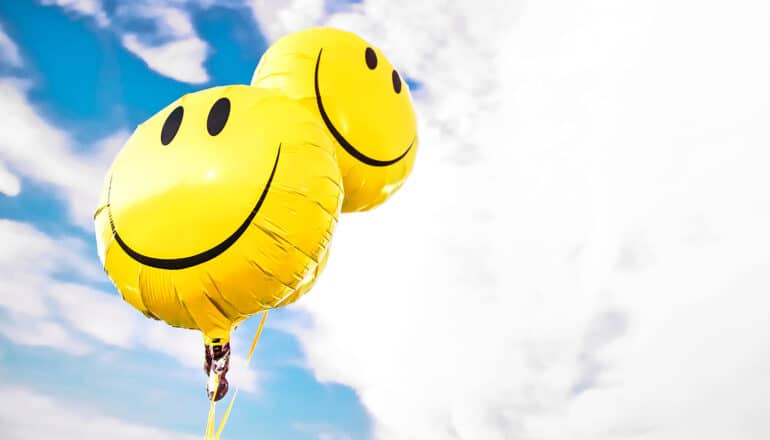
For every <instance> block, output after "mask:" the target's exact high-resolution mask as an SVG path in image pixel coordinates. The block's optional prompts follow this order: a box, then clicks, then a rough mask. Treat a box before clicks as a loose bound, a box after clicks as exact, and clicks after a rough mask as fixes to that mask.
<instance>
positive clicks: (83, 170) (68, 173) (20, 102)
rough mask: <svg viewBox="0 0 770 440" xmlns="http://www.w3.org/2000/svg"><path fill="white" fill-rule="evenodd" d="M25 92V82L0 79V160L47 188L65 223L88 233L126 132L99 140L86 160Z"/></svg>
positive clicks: (26, 85)
mask: <svg viewBox="0 0 770 440" xmlns="http://www.w3.org/2000/svg"><path fill="white" fill-rule="evenodd" d="M29 89H30V84H29V83H28V82H25V81H21V80H17V79H13V78H0V95H2V96H3V99H2V100H1V101H0V113H2V114H4V115H6V117H4V118H2V119H0V132H1V133H2V134H0V161H1V162H3V163H4V164H5V166H6V167H10V168H11V169H12V170H13V171H15V172H16V173H18V174H21V175H24V176H26V177H28V178H30V179H32V180H35V181H37V182H40V183H45V184H50V185H52V186H53V188H54V190H55V191H56V192H57V193H58V195H59V196H60V197H61V198H62V199H63V200H65V201H66V202H67V205H68V207H69V211H70V212H69V214H70V219H71V220H72V221H73V222H74V223H75V224H77V225H80V226H81V227H83V228H86V229H88V230H90V229H91V227H92V221H93V217H92V216H93V211H94V209H95V207H96V204H97V203H98V197H99V192H100V191H101V188H102V183H103V179H104V173H105V172H106V170H107V168H108V167H109V164H110V161H111V160H112V159H113V157H114V154H115V153H116V152H117V151H118V149H119V148H120V146H122V144H123V142H124V141H125V139H127V138H128V133H126V132H117V133H115V134H113V135H111V136H110V137H108V138H106V139H104V140H102V141H101V142H99V143H98V145H97V146H96V150H97V151H96V152H92V153H91V154H89V155H85V154H77V153H75V152H74V148H73V141H72V139H71V138H70V136H69V135H68V134H67V133H66V132H65V131H63V130H61V129H59V128H58V127H55V126H53V125H52V124H50V123H49V122H48V121H47V120H45V119H44V118H43V117H42V116H41V115H40V114H39V113H38V111H37V109H36V108H35V107H34V105H33V104H32V103H31V102H30V101H29V99H28V92H29ZM12 184H13V182H12V181H11V185H12ZM10 188H11V190H13V189H14V187H13V186H11V187H10Z"/></svg>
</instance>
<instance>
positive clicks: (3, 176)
mask: <svg viewBox="0 0 770 440" xmlns="http://www.w3.org/2000/svg"><path fill="white" fill-rule="evenodd" d="M20 192H21V182H20V181H19V178H18V177H16V176H15V175H14V174H13V173H11V172H10V171H9V170H8V168H6V167H5V165H3V163H2V162H0V193H3V194H5V195H7V196H10V197H15V196H17V195H19V193H20Z"/></svg>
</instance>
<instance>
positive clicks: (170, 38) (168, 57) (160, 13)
mask: <svg viewBox="0 0 770 440" xmlns="http://www.w3.org/2000/svg"><path fill="white" fill-rule="evenodd" d="M121 11H122V13H123V14H124V15H126V16H130V17H133V18H137V17H141V18H144V19H147V20H151V21H153V22H154V23H155V29H156V33H155V35H152V36H151V37H150V38H146V37H144V36H142V35H141V34H138V33H133V32H126V33H124V34H123V36H122V37H121V41H122V42H123V45H124V46H125V47H126V49H128V50H130V51H131V52H133V53H134V54H136V55H137V56H138V57H140V58H141V59H142V60H144V62H145V63H147V65H148V66H149V67H150V68H151V69H153V70H155V71H157V72H158V73H160V74H161V75H164V76H167V77H169V78H174V79H176V80H178V81H183V82H188V83H194V84H198V83H204V82H207V81H208V80H209V75H208V73H207V72H206V69H205V68H204V66H203V63H204V62H205V61H206V57H207V54H208V46H207V45H206V43H205V42H204V41H203V40H201V39H200V38H199V37H198V35H197V33H196V32H195V29H194V28H193V25H192V21H191V20H190V16H189V14H188V13H187V12H185V11H184V10H182V9H179V8H174V7H167V6H151V5H141V6H136V5H134V6H131V7H128V8H127V7H124V8H122V9H121Z"/></svg>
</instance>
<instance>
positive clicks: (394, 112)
mask: <svg viewBox="0 0 770 440" xmlns="http://www.w3.org/2000/svg"><path fill="white" fill-rule="evenodd" d="M252 85H253V86H256V87H261V88H273V89H279V90H281V91H282V92H284V93H286V94H287V95H288V96H289V97H291V98H293V99H295V100H297V101H298V102H300V103H301V104H303V105H304V106H306V108H308V109H309V110H310V111H312V112H313V113H314V114H316V115H317V116H318V117H319V118H320V119H321V120H322V121H323V124H324V126H325V127H326V129H327V130H328V132H329V134H330V135H331V136H332V137H333V138H334V140H335V144H336V147H337V149H338V157H339V161H340V168H341V170H342V175H343V184H344V186H345V199H344V202H343V207H342V210H343V212H350V211H363V210H368V209H371V208H373V207H375V206H377V205H379V204H381V203H382V202H384V201H385V200H386V199H388V198H389V197H390V196H391V195H392V194H393V193H394V192H395V191H396V190H398V189H399V188H400V187H401V186H402V185H403V183H404V181H405V179H406V178H407V177H408V175H409V174H410V172H411V170H412V166H413V164H414V159H415V154H416V150H417V145H418V136H417V122H416V116H415V112H414V108H413V105H412V98H411V94H410V91H409V86H408V84H407V83H406V81H405V80H404V79H403V78H402V76H401V74H400V73H399V72H398V71H397V70H396V69H395V68H394V67H393V65H392V64H391V63H390V62H389V61H388V59H387V58H386V57H385V55H384V54H383V53H382V51H380V50H379V49H378V48H376V47H374V46H373V45H371V44H369V43H368V42H366V41H364V40H363V39H361V38H359V37H358V36H356V35H355V34H352V33H350V32H344V31H340V30H337V29H331V28H315V29H309V30H305V31H300V32H296V33H294V34H290V35H288V36H286V37H283V38H282V39H280V40H278V41H277V42H276V43H275V44H274V45H273V46H271V47H270V49H268V51H267V52H266V53H265V54H264V56H263V57H262V59H261V60H260V63H259V66H258V67H257V69H256V71H255V73H254V77H253V79H252Z"/></svg>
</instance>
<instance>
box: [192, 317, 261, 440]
mask: <svg viewBox="0 0 770 440" xmlns="http://www.w3.org/2000/svg"><path fill="white" fill-rule="evenodd" d="M265 320H267V310H265V311H264V312H262V320H261V321H260V322H259V327H258V328H257V333H256V334H255V335H254V340H253V341H252V342H251V348H250V349H249V354H248V355H247V356H246V363H245V365H244V368H246V367H248V366H249V362H251V358H252V356H254V349H255V348H257V341H259V335H261V334H262V328H263V327H264V326H265ZM214 383H215V386H214V394H213V396H212V398H211V404H210V405H209V417H208V422H207V423H206V434H205V437H204V439H205V440H219V438H220V437H221V436H222V430H224V429H225V425H226V424H227V419H228V418H229V417H230V411H231V410H232V409H233V403H235V398H236V397H237V396H238V389H237V388H236V389H235V392H234V393H233V397H232V398H231V399H230V403H229V404H228V405H227V410H225V415H224V416H222V421H221V422H219V429H217V432H216V435H214V425H215V421H216V420H215V417H214V407H215V406H216V402H215V401H214V397H216V395H217V387H219V375H217V376H216V377H215V378H214Z"/></svg>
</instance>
